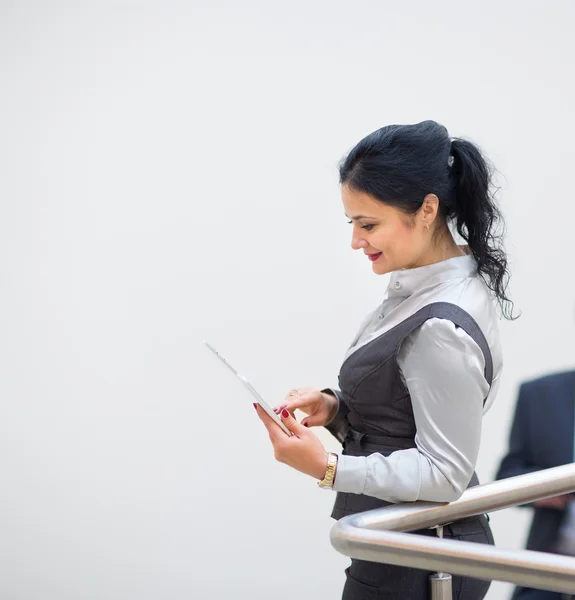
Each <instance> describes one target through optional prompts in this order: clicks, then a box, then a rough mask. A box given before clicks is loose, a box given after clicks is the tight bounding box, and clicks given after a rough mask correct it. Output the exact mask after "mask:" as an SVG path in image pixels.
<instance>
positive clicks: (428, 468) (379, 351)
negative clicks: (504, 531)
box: [256, 121, 512, 600]
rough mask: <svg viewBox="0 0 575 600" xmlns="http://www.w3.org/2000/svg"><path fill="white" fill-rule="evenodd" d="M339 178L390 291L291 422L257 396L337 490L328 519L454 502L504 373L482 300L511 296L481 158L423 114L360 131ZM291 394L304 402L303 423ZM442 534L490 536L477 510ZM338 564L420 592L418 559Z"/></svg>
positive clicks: (297, 465)
mask: <svg viewBox="0 0 575 600" xmlns="http://www.w3.org/2000/svg"><path fill="white" fill-rule="evenodd" d="M340 182H341V191H342V200H343V205H344V208H345V214H346V215H347V217H348V218H349V220H350V224H351V225H352V226H353V233H352V248H354V249H356V250H362V251H363V252H364V253H365V255H366V257H367V259H368V260H369V261H370V262H371V265H372V269H373V271H374V272H375V273H377V274H378V275H383V274H384V273H391V279H390V283H389V287H388V290H387V295H386V297H385V299H384V301H383V303H382V304H381V306H379V307H378V308H377V309H376V310H375V311H374V312H373V313H372V314H371V315H370V316H369V317H368V318H367V319H366V321H365V322H364V323H363V325H362V326H361V327H360V330H359V332H358V334H357V336H356V337H355V339H354V340H353V342H352V344H351V346H350V348H349V350H348V352H347V355H346V357H345V360H344V362H343V365H342V367H341V371H340V374H339V387H340V389H339V390H330V389H326V390H322V391H319V390H313V389H309V388H300V389H298V390H292V392H290V394H289V395H288V397H287V398H286V400H285V402H284V404H283V405H282V406H280V407H278V408H277V409H276V412H278V413H280V414H281V416H282V419H283V421H284V423H285V424H286V426H287V427H288V428H289V429H290V430H291V431H292V432H293V433H294V435H293V436H291V437H288V436H286V435H285V434H284V433H283V432H282V431H281V430H280V428H279V427H278V426H277V425H276V424H275V423H274V422H273V420H272V419H270V418H269V417H268V416H267V415H266V414H265V413H264V411H263V410H261V408H259V407H258V406H257V405H256V410H257V411H258V414H259V416H260V418H261V419H262V421H263V422H264V424H265V426H266V427H267V429H268V431H269V434H270V439H271V441H272V444H273V446H274V451H275V456H276V458H277V459H278V460H279V461H280V462H284V463H286V464H288V465H290V466H291V467H293V468H294V469H297V470H299V471H301V472H303V473H306V474H308V475H311V476H312V477H315V478H316V479H318V480H319V484H320V485H321V486H322V487H328V488H332V489H333V490H334V491H336V492H337V497H336V501H335V507H334V510H333V513H332V516H333V517H334V518H336V519H338V518H341V517H342V516H345V515H349V514H352V513H356V512H360V511H365V510H369V509H372V508H376V507H381V506H386V505H387V504H389V503H397V502H412V501H415V500H428V501H435V502H451V501H453V500H456V499H457V498H459V496H460V495H461V494H462V493H463V491H464V490H465V489H466V488H467V487H468V486H470V485H476V484H477V483H478V482H477V478H476V476H475V473H474V468H475V464H476V462H477V454H478V450H479V443H480V437H481V419H482V415H483V412H484V411H485V410H487V409H488V408H489V406H490V405H491V403H492V402H493V400H494V398H495V395H496V392H497V387H498V383H499V378H500V375H501V367H502V359H501V349H500V345H499V335H498V329H497V315H496V309H495V307H494V305H493V300H496V301H497V302H498V303H499V305H500V307H501V309H502V313H503V314H504V316H506V317H507V318H511V310H512V305H511V303H510V301H509V299H508V298H507V296H506V292H505V290H506V285H507V280H508V271H507V261H506V258H505V254H504V252H503V250H502V249H501V247H500V246H499V244H498V242H499V238H498V237H497V235H496V232H495V227H496V225H497V222H498V220H499V218H500V216H499V212H498V210H497V208H496V206H495V205H494V202H493V200H492V197H491V195H490V186H491V181H490V171H489V168H488V167H487V165H486V162H485V160H484V159H483V157H482V155H481V153H480V152H479V150H478V149H477V148H476V147H475V146H474V145H473V144H471V143H470V142H468V141H464V140H461V139H453V140H452V139H450V137H449V135H448V133H447V131H446V129H445V128H444V127H442V126H441V125H439V124H438V123H435V122H433V121H425V122H423V123H419V124H417V125H390V126H388V127H383V128H382V129H379V130H378V131H375V132H373V133H372V134H370V135H368V136H367V137H366V138H364V139H363V140H361V141H360V142H359V144H357V146H356V147H355V148H353V150H352V151H351V152H350V153H349V155H348V156H347V158H346V159H345V160H344V161H343V163H342V164H341V166H340ZM450 225H453V226H454V227H455V229H456V230H457V232H458V233H459V234H460V236H461V237H462V238H463V239H465V241H466V242H467V245H466V246H458V245H457V243H456V241H455V240H454V238H453V235H452V233H451V229H450ZM296 408H297V409H300V410H302V411H303V412H304V413H306V414H307V415H308V416H307V417H306V418H304V419H303V421H302V423H301V424H300V423H298V422H297V421H296V420H295V419H294V417H293V411H294V410H295V409H296ZM311 426H326V427H327V428H328V429H329V430H330V431H331V432H332V433H333V434H334V435H335V436H336V437H337V438H338V439H339V440H340V441H341V442H342V443H343V453H342V454H341V455H339V456H337V455H332V454H331V453H330V454H328V453H327V452H326V451H325V449H324V447H323V445H322V444H321V442H320V441H319V439H318V438H317V437H316V436H315V435H314V434H313V433H312V432H311V431H310V430H309V429H306V427H311ZM418 533H421V534H422V535H436V533H435V531H434V530H425V531H421V532H418ZM444 537H451V538H454V539H460V540H467V541H475V542H483V543H489V544H492V543H493V538H492V536H491V532H490V529H489V525H488V523H487V520H486V518H485V517H484V516H480V517H473V518H468V519H463V520H461V521H458V522H455V523H452V524H451V525H447V526H445V528H444ZM346 574H347V580H346V583H345V587H344V592H343V598H344V600H359V599H361V598H376V597H377V598H410V599H419V598H421V599H424V598H428V589H429V587H428V586H429V584H428V575H429V573H426V572H425V571H423V570H419V569H411V568H406V567H397V566H392V565H385V564H379V563H372V562H366V561H361V560H352V562H351V566H350V567H349V568H348V569H347V570H346ZM488 588H489V582H485V581H479V580H474V579H471V578H464V577H454V578H453V593H454V595H453V597H454V598H465V600H479V599H481V598H483V597H484V596H485V594H486V593H487V589H488Z"/></svg>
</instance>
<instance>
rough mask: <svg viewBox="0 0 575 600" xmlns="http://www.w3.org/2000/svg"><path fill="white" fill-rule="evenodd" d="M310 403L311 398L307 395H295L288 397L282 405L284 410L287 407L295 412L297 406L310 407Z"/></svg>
mask: <svg viewBox="0 0 575 600" xmlns="http://www.w3.org/2000/svg"><path fill="white" fill-rule="evenodd" d="M310 405H311V403H310V399H309V397H308V396H307V395H302V396H293V397H292V398H286V401H285V402H284V403H283V405H282V410H283V409H284V408H285V409H287V410H288V412H292V413H293V411H294V410H296V408H299V409H300V410H304V409H305V408H308V407H310ZM280 412H281V410H280Z"/></svg>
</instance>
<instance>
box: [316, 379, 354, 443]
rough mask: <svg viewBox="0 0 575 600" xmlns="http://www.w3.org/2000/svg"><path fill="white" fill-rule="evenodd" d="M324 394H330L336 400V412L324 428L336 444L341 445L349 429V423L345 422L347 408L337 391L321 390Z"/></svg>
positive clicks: (330, 389)
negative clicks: (334, 439)
mask: <svg viewBox="0 0 575 600" xmlns="http://www.w3.org/2000/svg"><path fill="white" fill-rule="evenodd" d="M321 391H322V393H324V394H330V395H331V396H335V398H336V400H337V411H336V413H335V415H334V416H333V418H332V419H331V421H330V422H329V423H326V425H325V428H326V429H327V430H328V431H329V432H330V433H331V434H332V435H333V436H334V437H335V438H336V440H337V441H338V442H340V443H341V444H343V441H344V440H345V436H346V435H347V432H348V429H349V421H348V420H347V413H348V412H349V408H348V407H347V404H346V403H345V400H344V399H343V395H342V393H341V392H340V391H339V390H334V389H332V388H326V389H324V390H321Z"/></svg>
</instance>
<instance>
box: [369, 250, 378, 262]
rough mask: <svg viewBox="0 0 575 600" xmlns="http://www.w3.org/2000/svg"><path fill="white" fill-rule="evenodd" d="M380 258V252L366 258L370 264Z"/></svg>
mask: <svg viewBox="0 0 575 600" xmlns="http://www.w3.org/2000/svg"><path fill="white" fill-rule="evenodd" d="M380 256H381V252H378V253H377V254H368V255H367V258H369V260H371V262H375V261H376V260H377V259H378V258H379V257H380Z"/></svg>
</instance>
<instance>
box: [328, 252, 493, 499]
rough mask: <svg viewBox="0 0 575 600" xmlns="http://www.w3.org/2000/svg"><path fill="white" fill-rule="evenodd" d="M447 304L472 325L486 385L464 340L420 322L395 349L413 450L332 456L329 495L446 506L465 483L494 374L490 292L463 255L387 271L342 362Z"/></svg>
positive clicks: (451, 328) (438, 322)
mask: <svg viewBox="0 0 575 600" xmlns="http://www.w3.org/2000/svg"><path fill="white" fill-rule="evenodd" d="M433 302H450V303H452V304H456V305H458V306H459V307H461V308H462V309H463V310H465V311H466V312H467V313H469V314H470V315H471V316H472V317H473V318H474V319H475V321H476V322H477V324H478V325H479V327H480V328H481V330H482V331H483V334H484V335H485V338H486V339H487V343H488V345H489V348H490V350H491V353H492V358H493V382H492V385H491V387H489V385H488V383H487V381H486V380H485V377H484V367H485V359H484V357H483V353H482V351H481V349H480V348H479V346H478V345H477V344H476V343H475V342H474V341H473V340H472V339H471V337H470V336H469V335H468V334H467V333H465V331H463V330H462V329H460V328H457V327H456V326H455V325H454V324H453V323H452V322H451V321H448V320H444V319H438V318H433V319H430V320H428V321H426V322H425V323H424V324H423V325H422V326H421V327H419V328H418V329H417V330H416V331H415V332H414V333H412V334H411V335H410V336H409V337H408V338H407V339H406V340H405V341H404V343H403V345H402V347H401V350H400V353H399V355H398V366H399V368H400V370H401V373H402V376H403V378H404V381H405V384H406V386H407V389H408V390H409V393H410V395H411V401H412V405H413V414H414V417H415V424H416V428H417V432H416V436H415V444H416V446H417V447H416V448H410V449H407V450H397V451H396V452H394V453H393V454H391V455H389V456H383V455H381V454H379V453H375V454H371V455H370V456H365V457H363V456H347V455H340V456H339V460H338V466H337V475H336V479H335V483H334V486H333V489H334V490H336V491H341V492H351V493H355V494H366V495H368V496H375V497H376V498H380V499H382V500H387V501H388V502H412V501H415V500H428V501H434V502H451V501H453V500H456V499H457V498H459V496H460V495H461V494H462V493H463V491H464V490H465V489H466V488H467V485H468V483H469V481H470V479H471V476H472V474H473V471H474V469H475V464H476V462H477V455H478V452H479V445H480V440H481V420H482V416H483V413H484V411H486V410H487V409H488V408H489V407H490V406H491V404H492V403H493V400H494V399H495V396H496V394H497V389H498V387H499V380H500V376H501V369H502V355H501V347H500V343H499V333H498V322H497V314H496V309H495V306H494V303H493V299H492V294H491V292H490V290H489V289H488V287H487V285H486V284H485V282H484V281H483V279H482V278H481V277H480V276H479V275H478V274H477V265H476V263H475V261H474V259H473V258H472V257H471V256H470V255H466V256H461V257H455V258H451V259H448V260H446V261H442V262H439V263H434V264H432V265H429V266H425V267H419V268H416V269H408V270H407V269H406V270H402V271H396V272H394V273H392V275H391V279H390V282H389V286H388V290H387V296H386V298H385V300H384V301H383V303H382V304H381V306H380V307H379V308H378V309H377V310H375V311H374V312H373V313H372V314H371V315H370V316H369V317H368V318H367V319H366V320H365V322H364V323H363V324H362V326H361V327H360V330H359V332H358V334H357V336H356V338H355V340H354V341H353V343H352V345H351V346H350V348H349V350H348V352H347V355H346V358H347V356H349V355H350V354H352V353H353V352H355V351H356V350H357V349H358V348H360V347H362V346H363V345H365V344H366V343H368V342H370V341H371V340H373V339H374V338H376V337H378V336H380V335H381V334H383V333H385V332H386V331H388V330H390V329H391V328H392V327H394V326H395V325H397V324H399V323H401V322H402V321H404V320H405V319H407V318H408V317H410V316H411V315H413V314H414V313H415V312H417V311H418V310H419V309H420V308H422V307H423V306H426V305H427V304H431V303H433Z"/></svg>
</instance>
